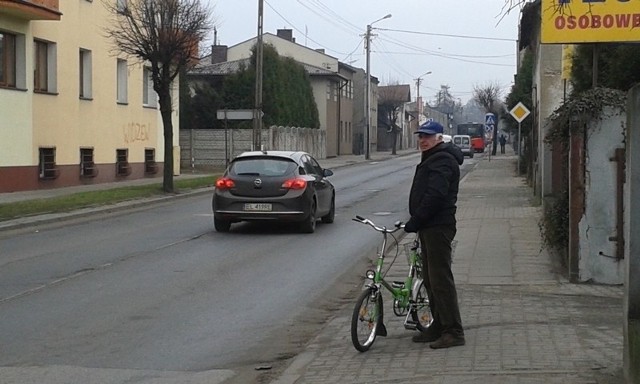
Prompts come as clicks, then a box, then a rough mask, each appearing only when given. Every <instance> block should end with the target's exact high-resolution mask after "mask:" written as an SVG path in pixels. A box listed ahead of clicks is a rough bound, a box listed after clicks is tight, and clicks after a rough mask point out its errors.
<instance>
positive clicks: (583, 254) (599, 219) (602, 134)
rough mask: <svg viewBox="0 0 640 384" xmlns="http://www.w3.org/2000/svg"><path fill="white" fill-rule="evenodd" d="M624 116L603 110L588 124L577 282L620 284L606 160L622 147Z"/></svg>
mask: <svg viewBox="0 0 640 384" xmlns="http://www.w3.org/2000/svg"><path fill="white" fill-rule="evenodd" d="M625 119H626V115H625V114H624V112H623V111H621V110H613V109H612V108H607V109H605V110H604V111H603V114H602V115H601V119H599V120H595V121H592V122H591V123H589V127H588V129H587V132H588V138H587V143H586V146H587V150H586V159H585V169H586V171H585V191H584V194H585V207H584V208H585V211H584V215H583V217H582V219H581V220H580V222H579V224H578V227H579V229H578V230H579V244H580V245H579V247H580V252H579V260H578V265H579V277H578V278H579V280H580V281H592V282H595V283H602V284H622V283H623V281H624V273H623V272H624V263H623V262H622V260H620V259H618V258H617V256H616V242H614V241H610V240H609V238H610V237H614V236H616V217H617V216H616V203H617V202H616V187H617V180H616V175H617V174H616V166H617V163H616V162H614V161H610V158H611V157H613V156H614V154H615V149H616V148H622V147H623V146H624V131H625V129H624V126H625Z"/></svg>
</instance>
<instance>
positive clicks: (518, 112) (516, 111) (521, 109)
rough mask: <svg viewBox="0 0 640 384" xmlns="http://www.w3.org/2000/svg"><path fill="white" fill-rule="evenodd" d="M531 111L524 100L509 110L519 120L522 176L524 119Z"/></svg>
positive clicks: (519, 149)
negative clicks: (521, 136) (523, 102)
mask: <svg viewBox="0 0 640 384" xmlns="http://www.w3.org/2000/svg"><path fill="white" fill-rule="evenodd" d="M529 113H530V111H529V109H528V108H527V107H525V105H524V104H522V102H519V103H518V104H516V106H515V107H513V108H512V109H511V110H510V111H509V114H510V115H511V116H512V117H513V118H514V119H516V121H517V122H518V170H517V172H518V176H520V154H521V153H522V149H521V148H522V139H521V138H520V135H521V134H522V120H524V119H526V118H527V116H529Z"/></svg>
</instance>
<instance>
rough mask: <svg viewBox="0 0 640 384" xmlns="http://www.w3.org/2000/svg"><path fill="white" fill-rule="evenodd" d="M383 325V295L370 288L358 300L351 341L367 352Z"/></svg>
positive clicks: (352, 318)
mask: <svg viewBox="0 0 640 384" xmlns="http://www.w3.org/2000/svg"><path fill="white" fill-rule="evenodd" d="M379 326H382V295H381V294H380V292H379V291H378V290H375V289H373V288H368V289H366V290H365V291H363V292H362V293H361V294H360V296H359V297H358V301H356V306H355V307H354V308H353V316H352V317H351V341H352V342H353V346H354V347H356V349H357V350H358V351H360V352H366V351H368V350H369V348H371V346H372V345H373V342H374V341H375V340H376V331H377V330H378V327H379Z"/></svg>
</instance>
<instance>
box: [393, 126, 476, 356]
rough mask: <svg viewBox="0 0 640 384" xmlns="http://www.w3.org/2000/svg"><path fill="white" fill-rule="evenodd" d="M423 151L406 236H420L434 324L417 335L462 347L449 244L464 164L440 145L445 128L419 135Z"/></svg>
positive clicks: (435, 342)
mask: <svg viewBox="0 0 640 384" xmlns="http://www.w3.org/2000/svg"><path fill="white" fill-rule="evenodd" d="M415 133H416V134H417V135H418V145H419V148H420V151H421V152H422V159H421V161H420V164H418V166H417V167H416V173H415V175H414V177H413V183H412V185H411V192H410V195H409V213H410V214H411V218H410V219H409V221H408V222H407V223H406V225H405V227H404V230H405V231H406V232H418V236H419V237H420V244H421V245H422V247H421V248H422V266H423V268H422V274H423V276H422V277H423V281H424V284H425V286H426V288H427V295H428V297H429V303H430V306H431V312H432V315H433V323H432V324H431V325H430V326H429V328H428V329H427V330H426V331H425V332H422V333H420V334H419V335H416V336H414V337H413V341H414V342H416V343H428V342H431V344H430V345H429V346H430V347H431V348H434V349H437V348H449V347H454V346H458V345H464V343H465V340H464V330H463V328H462V320H461V318H460V309H459V307H458V294H457V292H456V286H455V282H454V279H453V272H452V271H451V242H452V241H453V238H454V237H455V235H456V201H457V200H458V184H459V182H460V165H461V164H462V162H463V160H464V156H463V154H462V152H461V151H460V149H459V148H458V147H456V146H455V145H453V144H451V143H444V142H442V133H443V127H442V125H440V124H439V123H437V122H435V121H428V122H426V123H424V124H422V125H421V126H420V128H419V129H418V131H417V132H415Z"/></svg>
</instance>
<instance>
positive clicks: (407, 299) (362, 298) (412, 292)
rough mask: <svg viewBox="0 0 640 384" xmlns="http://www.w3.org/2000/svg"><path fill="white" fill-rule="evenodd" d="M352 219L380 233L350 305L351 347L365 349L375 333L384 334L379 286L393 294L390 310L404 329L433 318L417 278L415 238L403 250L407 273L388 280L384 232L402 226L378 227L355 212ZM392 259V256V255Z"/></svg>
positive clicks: (420, 327) (422, 326)
mask: <svg viewBox="0 0 640 384" xmlns="http://www.w3.org/2000/svg"><path fill="white" fill-rule="evenodd" d="M353 220H354V221H357V222H359V223H362V224H367V225H369V226H370V227H372V228H373V229H375V230H376V231H377V232H380V233H381V234H382V236H383V239H382V247H381V248H380V250H379V251H378V258H377V260H376V266H375V270H368V271H367V273H366V276H367V278H368V279H369V280H370V282H368V283H367V284H365V287H366V289H365V290H363V291H362V292H361V293H360V295H359V296H358V299H357V300H356V305H355V307H354V310H353V313H352V317H351V341H352V342H353V345H354V347H355V348H356V349H357V350H358V351H360V352H365V351H367V350H368V349H369V348H371V345H373V343H374V341H375V339H376V336H386V335H387V330H386V327H385V325H384V304H383V297H382V291H383V289H382V288H383V287H384V289H385V290H387V291H389V292H390V293H391V295H392V296H393V299H394V300H393V313H394V314H395V315H396V316H404V315H406V318H405V320H404V327H405V329H410V330H416V329H417V330H419V331H422V332H424V331H425V330H426V329H427V327H428V326H429V325H430V324H431V322H432V321H433V317H432V314H431V309H430V306H429V298H428V293H427V292H426V287H425V285H424V284H423V282H422V278H421V274H420V272H421V270H422V264H421V261H422V259H421V256H420V254H419V252H418V248H419V240H418V238H417V236H416V239H415V240H414V242H413V247H411V250H410V252H408V254H407V262H408V264H409V273H408V274H407V276H406V277H405V278H404V280H403V281H389V280H386V279H385V276H384V275H385V273H386V272H385V271H383V267H384V259H385V256H386V251H387V240H388V235H390V234H393V233H394V232H396V231H399V230H401V229H403V228H404V226H403V225H402V223H401V222H396V223H395V225H394V228H392V229H387V228H386V227H379V226H377V225H375V224H374V223H373V222H372V221H371V220H369V219H365V218H363V217H360V216H356V217H355V218H354V219H353ZM394 261H395V259H394Z"/></svg>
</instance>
